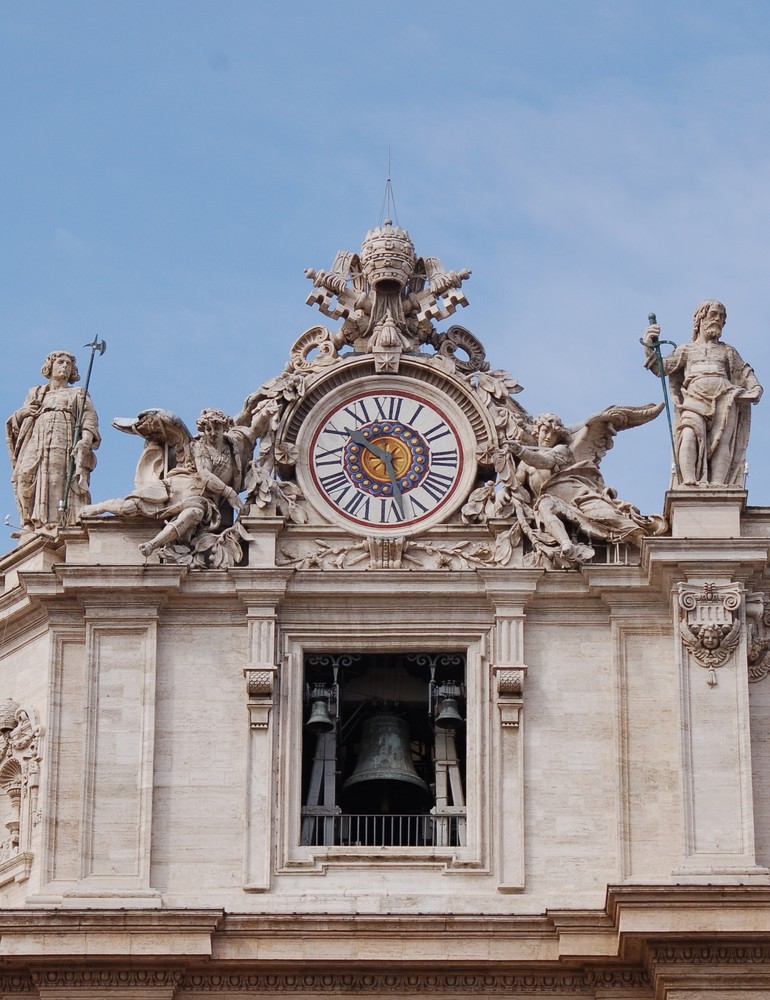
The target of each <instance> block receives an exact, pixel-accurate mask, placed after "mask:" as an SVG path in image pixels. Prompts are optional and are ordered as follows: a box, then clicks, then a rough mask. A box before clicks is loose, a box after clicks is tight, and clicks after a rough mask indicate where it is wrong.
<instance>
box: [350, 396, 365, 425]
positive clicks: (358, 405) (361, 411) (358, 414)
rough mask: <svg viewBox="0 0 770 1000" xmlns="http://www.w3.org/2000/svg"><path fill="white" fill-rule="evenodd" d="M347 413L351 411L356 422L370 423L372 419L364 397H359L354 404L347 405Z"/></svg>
mask: <svg viewBox="0 0 770 1000" xmlns="http://www.w3.org/2000/svg"><path fill="white" fill-rule="evenodd" d="M345 413H349V414H350V416H351V417H352V418H353V419H354V420H355V422H356V424H368V423H369V421H370V419H371V418H370V416H369V411H368V410H367V409H366V404H365V403H364V401H363V400H362V399H357V400H356V401H355V403H353V405H352V406H346V407H345Z"/></svg>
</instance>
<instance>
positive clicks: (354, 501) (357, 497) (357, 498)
mask: <svg viewBox="0 0 770 1000" xmlns="http://www.w3.org/2000/svg"><path fill="white" fill-rule="evenodd" d="M370 500H371V497H368V496H367V495H366V494H365V493H355V494H354V495H353V497H352V498H351V499H350V500H348V502H347V503H346V504H345V510H346V511H347V512H348V514H353V515H355V514H357V513H358V508H359V507H360V506H361V504H363V506H364V509H363V510H362V511H361V513H360V515H359V516H360V517H362V518H363V519H364V520H365V521H368V520H369V502H370Z"/></svg>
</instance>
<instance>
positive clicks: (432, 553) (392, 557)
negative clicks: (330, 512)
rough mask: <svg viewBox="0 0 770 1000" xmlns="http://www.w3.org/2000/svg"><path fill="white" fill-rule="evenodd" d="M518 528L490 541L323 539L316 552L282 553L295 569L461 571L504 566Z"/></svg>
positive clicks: (315, 542) (506, 563) (318, 543)
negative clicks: (332, 540)
mask: <svg viewBox="0 0 770 1000" xmlns="http://www.w3.org/2000/svg"><path fill="white" fill-rule="evenodd" d="M514 531H515V529H508V530H507V531H500V532H498V533H497V535H496V536H495V537H494V538H492V539H490V540H489V541H488V542H472V541H469V540H464V541H461V542H454V543H451V544H441V543H436V542H421V541H416V540H415V539H406V538H403V537H399V538H391V539H383V538H364V539H359V540H357V541H352V540H351V541H349V542H348V541H346V542H342V543H340V544H338V545H332V544H330V543H329V542H326V541H324V540H323V539H321V538H315V539H313V545H314V546H315V549H314V551H312V552H310V553H307V554H304V555H292V554H291V553H289V552H287V551H286V550H285V549H281V550H280V554H281V557H282V559H283V565H285V566H293V567H294V568H295V569H305V570H306V569H354V568H357V567H358V568H361V567H362V566H363V565H364V564H366V565H367V568H369V569H402V568H404V567H405V566H410V565H411V566H415V567H418V568H420V569H446V570H453V569H454V570H460V569H472V568H473V567H475V566H487V567H490V566H505V565H508V563H509V562H510V558H511V555H512V553H513V544H514V543H513V541H512V538H513V533H514Z"/></svg>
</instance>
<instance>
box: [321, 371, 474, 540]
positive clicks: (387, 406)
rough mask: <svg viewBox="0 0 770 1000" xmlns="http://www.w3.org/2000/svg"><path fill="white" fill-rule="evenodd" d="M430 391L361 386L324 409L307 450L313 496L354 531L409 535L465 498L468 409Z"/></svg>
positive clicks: (434, 520)
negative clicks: (457, 408) (454, 409)
mask: <svg viewBox="0 0 770 1000" xmlns="http://www.w3.org/2000/svg"><path fill="white" fill-rule="evenodd" d="M450 411H451V407H450V406H447V405H441V404H440V403H439V402H438V401H431V400H430V399H427V398H426V396H425V395H424V394H423V393H420V394H419V395H418V394H417V393H415V394H412V393H411V392H408V391H404V390H401V389H395V388H394V389H388V390H381V391H368V392H366V391H359V392H356V393H355V394H354V395H350V396H348V397H347V398H343V399H342V400H340V401H338V402H337V403H336V404H333V405H331V406H329V407H327V408H322V409H321V411H320V413H319V414H318V417H317V418H316V420H314V421H313V424H314V426H313V431H312V436H311V438H310V447H309V455H308V472H309V479H310V481H309V482H308V483H307V484H306V485H307V487H309V488H308V489H307V492H308V493H309V495H310V496H311V498H315V499H316V501H319V500H320V501H321V504H322V506H325V507H326V508H327V511H329V512H331V513H332V514H333V516H334V519H335V520H336V519H339V518H343V519H344V520H345V522H347V523H348V524H349V525H350V526H351V527H353V528H354V530H355V529H356V528H357V529H358V530H359V531H360V530H361V529H370V530H367V531H366V532H365V533H366V534H369V533H371V529H375V530H374V533H376V534H399V533H404V531H405V529H406V532H407V533H409V531H410V529H413V528H415V527H417V526H419V527H420V528H422V527H423V526H426V522H428V523H436V522H437V521H438V520H441V519H442V518H443V517H444V516H448V514H449V513H451V511H452V510H453V509H454V508H455V507H456V506H457V503H459V501H460V500H461V499H462V498H463V497H462V490H461V489H460V487H461V484H463V483H464V482H465V481H466V480H467V478H468V476H467V472H466V464H467V463H466V456H465V454H464V449H463V439H462V435H461V433H460V430H459V424H460V423H461V421H462V419H463V418H462V415H461V414H458V415H454V416H453V415H452V413H451V412H450Z"/></svg>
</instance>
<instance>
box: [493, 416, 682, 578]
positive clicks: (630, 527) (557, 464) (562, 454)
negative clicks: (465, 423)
mask: <svg viewBox="0 0 770 1000" xmlns="http://www.w3.org/2000/svg"><path fill="white" fill-rule="evenodd" d="M662 409H663V404H662V403H661V404H659V405H655V404H652V403H650V404H648V405H647V406H609V407H607V409H605V410H602V412H601V413H597V414H595V415H594V416H592V417H589V418H588V419H587V420H586V421H584V422H583V423H582V424H580V425H578V426H577V427H565V426H564V424H563V423H562V421H561V420H560V418H559V417H557V416H556V415H555V414H553V413H542V414H540V416H539V417H537V418H536V419H535V421H534V424H533V426H532V432H533V434H534V435H535V436H536V438H537V445H536V446H532V445H527V444H523V443H522V442H521V441H520V440H516V439H513V440H509V441H507V442H506V444H505V447H506V449H507V450H508V451H509V452H510V453H511V454H512V455H513V456H514V458H516V459H518V465H517V467H516V471H515V482H516V487H517V488H514V489H513V490H512V492H511V495H510V502H511V505H512V506H513V508H514V510H515V512H516V514H517V516H518V518H519V522H520V524H521V525H522V528H523V529H524V531H525V533H526V534H527V535H528V537H529V540H530V542H531V544H532V547H533V551H534V557H533V560H532V561H533V562H535V563H536V564H538V565H551V566H556V567H570V566H577V565H579V564H580V563H582V562H585V561H586V560H588V559H590V558H591V557H592V556H593V555H594V552H593V549H592V548H591V546H590V544H585V543H583V542H576V541H574V540H573V539H572V538H571V537H570V529H571V531H572V532H573V533H575V532H576V531H579V532H580V533H581V534H582V535H583V536H584V537H585V538H587V539H589V540H590V539H601V540H605V541H612V542H629V543H631V544H632V545H637V546H638V545H639V544H640V543H641V539H642V538H643V537H645V536H646V535H657V534H661V533H662V532H663V531H665V530H666V522H665V520H664V519H663V518H662V517H659V516H657V515H651V516H645V515H643V514H641V513H640V512H639V510H638V509H637V508H636V507H634V506H633V504H630V503H628V502H626V501H623V500H619V499H618V498H617V495H616V493H615V491H614V490H612V489H609V488H608V487H607V486H606V484H605V482H604V480H603V478H602V475H601V473H600V472H599V463H600V462H601V460H602V458H603V457H604V455H605V453H606V452H607V451H608V450H609V449H610V448H611V447H612V444H613V438H614V436H615V434H616V433H617V432H618V431H619V430H623V429H625V428H627V427H638V426H639V425H641V424H645V423H647V421H649V420H652V419H653V418H654V417H656V416H657V415H658V414H659V413H660V411H661V410H662Z"/></svg>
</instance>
